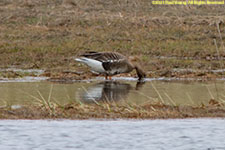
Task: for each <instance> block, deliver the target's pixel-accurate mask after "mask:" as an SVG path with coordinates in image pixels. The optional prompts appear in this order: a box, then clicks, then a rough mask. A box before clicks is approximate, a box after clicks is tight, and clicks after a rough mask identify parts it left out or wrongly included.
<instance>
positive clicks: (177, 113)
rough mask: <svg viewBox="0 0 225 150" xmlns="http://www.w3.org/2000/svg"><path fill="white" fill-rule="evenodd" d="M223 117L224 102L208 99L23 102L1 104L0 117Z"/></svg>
mask: <svg viewBox="0 0 225 150" xmlns="http://www.w3.org/2000/svg"><path fill="white" fill-rule="evenodd" d="M198 117H225V109H224V106H223V105H222V104H220V103H218V102H217V101H215V100H211V101H210V102H209V105H207V106H204V105H202V106H199V107H191V106H168V105H164V104H161V103H155V104H145V105H135V104H108V103H101V104H88V105H86V104H78V103H72V104H67V105H65V106H54V107H53V106H51V107H49V106H44V105H43V106H23V107H22V108H18V109H12V108H0V119H93V118H94V119H97V118H99V119H100V118H102V119H119V118H122V119H169V118H198Z"/></svg>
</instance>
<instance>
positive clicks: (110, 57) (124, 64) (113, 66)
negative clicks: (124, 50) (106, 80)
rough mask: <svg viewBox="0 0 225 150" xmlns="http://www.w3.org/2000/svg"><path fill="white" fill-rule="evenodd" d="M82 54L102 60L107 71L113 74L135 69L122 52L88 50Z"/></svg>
mask: <svg viewBox="0 0 225 150" xmlns="http://www.w3.org/2000/svg"><path fill="white" fill-rule="evenodd" d="M81 56H83V57H86V58H90V59H94V60H97V61H100V62H102V66H103V68H104V69H105V71H106V72H107V73H108V74H111V75H114V74H119V73H125V72H129V71H131V70H132V69H133V68H132V66H131V65H130V63H128V60H127V58H126V57H125V56H124V55H122V54H120V53H116V52H88V53H85V54H83V55H81Z"/></svg>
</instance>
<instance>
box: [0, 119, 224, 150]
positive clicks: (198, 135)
mask: <svg viewBox="0 0 225 150" xmlns="http://www.w3.org/2000/svg"><path fill="white" fill-rule="evenodd" d="M224 124H225V120H224V119H184V120H180V119H177V120H143V121H142V120H115V121H96V120H75V121H72V120H59V121H50V120H49V121H48V120H1V121H0V134H1V136H0V142H1V144H0V149H7V150H17V149H18V150H21V149H23V150H30V149H32V150H35V149H38V150H39V149H46V150H47V149H48V150H58V149H76V150H83V149H85V150H93V149H95V150H99V149H107V150H118V149H129V150H131V149H141V150H145V149H146V150H149V149H157V150H158V149H159V150H174V149H176V150H190V149H191V150H224V149H225V143H224V138H225V135H224V133H225V127H224Z"/></svg>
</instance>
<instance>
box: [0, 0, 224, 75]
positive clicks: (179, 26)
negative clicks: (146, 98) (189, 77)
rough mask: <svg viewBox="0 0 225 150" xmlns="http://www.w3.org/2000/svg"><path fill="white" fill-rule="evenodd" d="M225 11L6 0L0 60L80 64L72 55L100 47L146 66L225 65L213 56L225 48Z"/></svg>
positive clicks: (87, 0) (135, 1)
mask: <svg viewBox="0 0 225 150" xmlns="http://www.w3.org/2000/svg"><path fill="white" fill-rule="evenodd" d="M224 19H225V13H224V6H190V7H186V6H167V7H164V6H154V5H152V4H151V2H150V1H147V0H141V1H139V0H132V1H129V0H127V1H122V0H121V1H116V0H111V1H104V0H95V1H92V0H84V1H78V0H53V1H51V2H48V1H45V0H38V1H33V0H20V1H8V0H3V1H1V2H0V55H1V57H0V64H1V65H0V67H10V66H17V67H20V68H47V69H50V68H51V69H61V68H63V69H66V70H79V66H78V65H77V64H76V62H74V60H73V59H71V56H76V55H78V54H80V53H82V52H83V51H86V50H95V51H118V52H121V53H123V54H127V55H139V56H140V57H141V59H142V60H143V62H144V64H145V66H146V70H158V71H160V73H162V72H163V71H165V70H170V69H171V68H194V69H195V68H201V69H218V68H221V66H224V64H221V62H222V61H220V60H218V59H217V60H212V59H213V58H220V59H224V56H225V52H224V46H223V42H224V35H225V34H224V29H225V28H224ZM214 39H215V40H216V41H217V45H218V48H217V49H216V47H215V43H214ZM218 54H219V55H220V57H218V56H217V55H218ZM157 56H176V57H179V58H178V59H177V58H175V59H158V58H155V57H157ZM184 57H192V59H190V60H183V59H182V58H184ZM209 60H211V61H209ZM222 63H223V62H222ZM160 73H159V74H157V73H156V74H155V76H160Z"/></svg>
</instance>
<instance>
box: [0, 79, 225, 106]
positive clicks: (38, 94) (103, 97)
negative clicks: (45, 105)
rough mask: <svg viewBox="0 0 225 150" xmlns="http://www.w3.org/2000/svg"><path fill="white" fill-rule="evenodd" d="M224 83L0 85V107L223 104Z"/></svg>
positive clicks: (158, 82)
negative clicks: (50, 102)
mask: <svg viewBox="0 0 225 150" xmlns="http://www.w3.org/2000/svg"><path fill="white" fill-rule="evenodd" d="M224 90H225V84H224V81H211V82H198V81H163V80H162V81H160V80H158V81H147V82H137V81H120V80H119V81H92V82H89V81H88V82H73V83H71V84H62V83H52V82H46V81H45V82H2V83H0V93H1V94H0V105H6V104H7V105H20V104H21V105H22V104H30V103H34V102H37V99H40V100H42V99H45V100H48V99H50V100H54V101H57V102H58V103H61V104H66V103H70V102H74V101H81V102H83V103H93V102H95V101H97V102H99V101H107V102H112V101H113V102H123V101H126V102H130V103H137V104H143V103H147V102H154V101H161V102H163V103H164V104H168V105H201V104H207V103H208V101H209V100H210V99H216V100H220V101H222V102H223V101H224V100H225V94H224Z"/></svg>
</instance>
